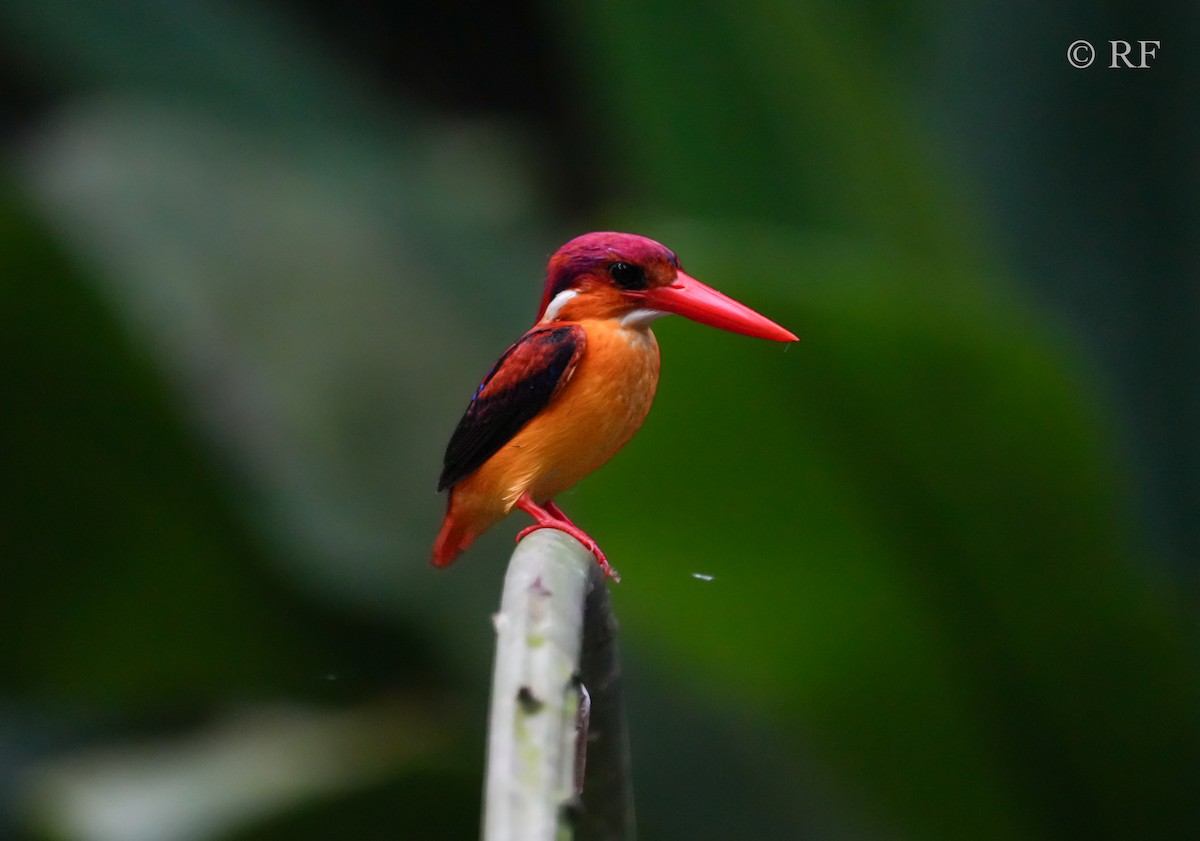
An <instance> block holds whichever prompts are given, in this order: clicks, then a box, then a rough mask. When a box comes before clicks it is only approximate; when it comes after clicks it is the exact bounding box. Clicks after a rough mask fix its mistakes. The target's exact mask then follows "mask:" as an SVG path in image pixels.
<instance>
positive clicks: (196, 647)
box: [0, 193, 429, 707]
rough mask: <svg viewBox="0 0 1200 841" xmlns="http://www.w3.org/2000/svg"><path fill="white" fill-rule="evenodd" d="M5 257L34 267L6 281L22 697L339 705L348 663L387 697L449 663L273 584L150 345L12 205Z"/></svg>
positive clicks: (11, 510) (0, 665) (3, 529)
mask: <svg viewBox="0 0 1200 841" xmlns="http://www.w3.org/2000/svg"><path fill="white" fill-rule="evenodd" d="M0 250H2V251H3V252H4V253H5V254H6V256H7V260H8V261H9V262H8V264H9V265H10V266H11V267H17V269H18V270H16V271H10V272H5V273H4V274H3V276H2V277H0V319H2V320H3V325H2V327H0V341H3V344H4V347H3V348H2V349H0V358H2V359H3V360H4V381H3V384H2V388H0V390H2V392H3V393H4V394H5V395H6V397H5V401H4V427H5V433H6V434H5V436H4V443H3V445H2V446H0V475H3V476H4V477H5V482H4V486H3V487H4V491H5V504H4V506H3V508H2V510H3V514H0V518H2V519H0V541H2V542H3V550H2V552H0V554H3V556H4V557H6V558H9V559H12V561H13V562H12V563H11V564H10V565H9V569H8V574H7V577H6V583H5V588H4V591H5V592H4V609H3V610H0V636H3V638H4V639H7V640H10V641H20V644H19V645H18V644H9V645H5V646H0V670H2V671H3V672H4V674H5V675H6V681H7V683H8V687H9V690H10V691H19V692H21V693H22V694H29V693H33V694H38V695H49V696H52V697H59V698H64V699H65V698H73V699H75V700H76V701H82V700H85V699H86V700H87V701H88V702H89V703H93V704H95V703H99V704H107V703H118V704H124V705H130V704H132V705H135V706H139V707H153V706H154V705H156V704H158V703H161V702H163V701H166V700H171V701H172V702H174V703H180V702H185V703H186V704H188V705H197V706H198V705H203V704H204V703H205V700H206V699H211V698H214V697H225V696H227V695H228V693H230V692H231V691H233V690H234V689H235V687H236V689H237V691H240V692H249V693H251V694H260V693H270V692H272V691H275V690H276V689H277V688H278V687H280V686H283V685H287V686H292V687H299V686H307V687H308V688H309V689H313V690H319V691H320V692H322V693H324V692H327V691H328V690H325V689H323V688H322V684H323V681H324V675H325V674H326V673H327V672H329V671H331V670H334V671H338V672H340V673H341V674H343V675H344V676H345V677H346V679H347V680H349V681H350V682H351V683H353V684H355V685H359V683H358V682H359V681H360V680H364V678H365V680H364V682H365V683H367V684H376V685H378V684H379V683H384V682H393V681H395V680H397V679H399V678H400V677H401V676H402V675H408V676H409V677H410V678H411V676H412V675H413V674H414V673H420V672H421V671H423V670H425V669H427V668H428V667H429V663H428V661H427V660H423V658H422V656H421V655H420V651H421V649H420V647H419V646H417V645H414V644H413V642H412V640H411V639H408V640H405V637H404V636H403V635H401V636H399V637H395V636H393V635H395V634H396V630H397V629H395V628H391V629H388V630H387V631H386V632H385V633H383V634H379V633H378V630H381V629H378V628H375V627H372V626H371V625H370V624H369V623H365V622H361V621H358V620H355V621H350V620H347V619H344V618H337V617H334V616H331V615H329V614H327V613H322V612H321V611H314V609H313V607H312V606H311V605H304V604H303V603H302V602H301V601H300V600H299V599H298V598H297V597H296V596H295V594H293V593H290V592H288V591H286V590H285V589H284V588H283V587H282V586H281V584H280V582H279V581H278V580H276V579H275V578H274V577H273V576H271V575H269V574H265V569H266V566H267V564H268V563H269V561H268V558H269V557H270V555H269V552H268V550H266V549H265V547H264V546H263V544H262V543H261V542H260V541H259V540H258V539H257V538H255V537H254V536H252V535H251V534H250V533H249V532H248V530H247V529H246V526H245V522H244V521H243V520H242V519H241V518H240V517H238V516H237V515H236V514H235V513H234V511H233V510H232V508H231V496H230V493H229V486H228V484H227V483H228V482H229V478H230V477H229V476H227V475H222V474H221V473H220V472H218V471H217V470H216V469H215V468H214V465H213V462H212V461H211V460H210V458H209V455H208V454H207V453H206V452H205V451H203V450H202V449H201V448H198V447H197V445H196V438H195V434H194V430H192V429H190V428H189V427H188V425H187V423H186V422H185V421H184V420H183V419H182V418H181V417H180V414H179V412H178V409H177V406H176V404H175V403H174V401H173V399H172V397H171V395H170V394H169V393H168V391H167V390H166V389H165V388H164V384H163V381H162V378H161V375H160V373H159V372H158V371H157V370H156V367H155V365H154V363H153V362H152V361H151V360H150V359H149V358H148V356H147V353H146V349H145V348H144V347H143V346H140V345H139V344H138V343H137V342H135V341H134V340H133V339H131V337H130V336H129V335H128V333H126V332H125V331H124V330H123V329H122V328H121V327H119V326H118V325H117V324H116V323H115V321H114V320H113V318H112V316H111V315H110V314H109V313H108V312H107V311H106V309H105V308H104V306H103V305H102V304H101V303H100V302H99V301H98V300H97V299H96V297H95V295H94V294H93V293H92V292H91V290H90V289H89V288H88V286H87V285H86V283H85V281H84V280H83V279H82V278H81V277H80V274H79V272H78V270H77V269H76V268H75V267H74V266H72V265H71V264H70V263H68V262H67V261H66V260H65V259H64V258H63V257H62V255H61V254H60V253H59V249H58V248H57V247H56V246H55V245H53V244H52V243H51V241H50V240H49V239H48V238H47V235H46V233H45V231H44V230H43V229H42V228H40V227H39V226H38V225H37V224H35V223H33V222H32V221H31V220H30V218H29V217H28V215H27V214H26V213H24V211H23V210H22V208H21V206H20V205H19V204H18V203H17V202H15V201H14V200H13V197H12V194H11V193H8V194H7V195H5V196H4V197H3V201H2V203H0ZM363 639H371V640H372V644H371V645H370V646H367V647H364V646H363V645H362V640H363ZM381 646H382V647H381ZM387 651H390V654H388V653H386V652H387ZM351 652H355V653H354V654H351ZM348 655H349V656H348ZM384 663H386V666H384V670H383V671H378V667H380V666H382V665H383V664H384Z"/></svg>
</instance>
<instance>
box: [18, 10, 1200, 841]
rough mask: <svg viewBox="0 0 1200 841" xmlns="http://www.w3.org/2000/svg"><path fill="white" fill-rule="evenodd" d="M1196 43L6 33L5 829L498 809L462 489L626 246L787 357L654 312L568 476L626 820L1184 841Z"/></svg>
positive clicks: (732, 830) (911, 34) (1199, 665)
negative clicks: (444, 486) (618, 704)
mask: <svg viewBox="0 0 1200 841" xmlns="http://www.w3.org/2000/svg"><path fill="white" fill-rule="evenodd" d="M1198 18H1200V14H1198V12H1197V10H1196V8H1195V7H1194V5H1192V4H1185V3H1182V2H1180V3H1171V2H1150V3H1146V4H1141V5H1140V6H1139V7H1138V9H1137V11H1136V12H1134V11H1132V10H1122V9H1121V8H1120V7H1119V6H1118V5H1115V4H1107V3H1099V2H1080V3H1070V4H1061V6H1060V7H1052V6H1051V4H1037V3H1032V2H1024V3H1009V4H962V5H961V6H960V5H955V4H949V3H932V4H931V3H926V4H918V3H904V2H887V1H885V0H874V1H873V2H870V0H857V2H850V3H834V2H832V0H816V2H803V3H801V2H796V3H780V2H762V1H759V0H750V1H749V2H745V3H741V4H736V5H735V4H719V3H710V2H703V3H699V4H697V3H689V2H682V0H675V2H671V1H670V0H668V1H667V2H655V3H632V2H627V1H626V2H613V3H602V2H598V0H580V2H572V3H561V4H560V3H550V2H544V3H537V2H518V3H515V4H487V3H482V2H476V3H466V4H451V5H445V4H435V3H428V2H426V3H412V4H389V3H385V2H382V0H365V1H364V2H361V3H352V4H339V3H333V2H329V1H328V0H293V1H292V2H286V0H275V2H255V3H234V2H179V3H163V2H159V0H129V2H125V3H107V2H102V0H75V2H71V3H67V2H61V0H55V1H54V2H35V0H5V2H3V3H0V138H2V146H0V152H2V158H0V167H2V169H0V360H2V363H0V366H2V367H0V370H2V371H3V380H2V391H0V401H2V402H0V421H2V424H3V425H2V427H0V429H2V431H3V435H2V437H0V477H2V480H0V481H2V482H3V484H2V486H0V487H2V488H3V498H2V499H0V558H2V560H3V567H2V571H3V580H2V583H0V836H2V837H6V838H9V837H11V838H17V839H34V838H37V839H45V838H54V839H78V841H206V840H207V839H247V841H248V840H249V839H263V841H265V840H266V839H328V838H342V837H345V838H356V839H376V838H378V839H384V838H387V839H396V838H403V839H409V838H413V839H421V838H468V837H472V836H473V835H475V834H476V832H477V825H478V813H479V798H480V789H481V765H482V760H483V735H484V734H483V723H484V719H485V711H486V704H487V697H486V693H487V685H488V679H489V676H488V668H489V662H490V657H491V644H492V633H491V627H490V614H491V612H492V611H493V610H494V609H495V606H496V605H497V603H498V599H499V588H500V583H501V577H502V574H503V570H504V564H505V560H506V557H507V554H508V552H509V551H510V548H511V540H512V536H513V534H514V533H515V531H516V529H517V527H518V524H517V523H516V520H517V519H519V518H514V521H513V522H511V523H506V524H505V525H504V526H502V527H500V528H497V529H496V530H495V532H496V533H494V534H489V535H488V536H487V537H486V538H485V539H483V540H481V541H480V542H479V543H478V544H477V545H476V546H475V547H474V548H473V549H472V550H471V552H470V553H469V554H468V555H467V556H466V557H465V558H464V559H463V560H462V561H461V562H460V563H459V564H458V565H456V566H455V567H452V568H451V569H449V570H447V571H443V572H437V571H434V570H432V569H431V568H430V567H429V566H428V565H427V562H426V559H427V557H428V552H429V547H430V544H431V541H432V538H433V535H434V533H435V530H436V527H437V523H438V521H439V517H440V514H441V510H442V505H443V500H442V498H441V497H439V496H438V495H436V494H435V493H434V492H433V487H434V484H435V481H436V476H437V473H438V469H439V465H440V458H441V454H442V448H443V447H444V445H445V441H446V439H447V437H448V435H449V433H450V431H451V429H452V428H453V426H454V424H455V422H456V421H457V419H458V416H459V413H460V412H461V411H462V409H463V408H464V406H465V403H466V400H467V398H468V397H469V395H470V393H471V390H472V389H473V387H474V386H475V384H476V383H477V382H478V380H479V378H480V376H481V375H482V374H483V373H484V372H485V371H486V370H487V368H488V366H489V365H490V364H491V362H492V360H493V359H494V358H495V356H496V355H497V354H498V353H499V352H500V350H502V349H503V348H504V347H505V346H506V344H507V343H508V342H510V341H511V340H513V339H514V338H515V337H516V336H518V335H519V334H520V333H521V332H522V331H523V330H524V329H525V328H526V327H527V326H528V324H529V322H530V320H531V318H532V316H533V314H534V312H535V309H536V306H537V303H538V300H539V296H540V287H541V280H542V270H543V265H544V261H545V259H546V257H547V256H548V255H549V253H550V252H552V251H553V250H554V248H556V247H557V246H558V245H559V244H560V243H561V242H563V241H565V240H566V239H568V238H569V237H571V236H574V235H576V234H578V233H582V232H584V231H587V230H594V229H618V230H632V231H636V232H639V233H643V234H646V235H649V236H652V237H654V238H656V239H659V240H661V241H663V242H665V243H667V244H668V245H669V246H670V247H672V248H673V249H675V250H676V251H677V252H678V253H679V254H680V255H681V257H682V259H683V262H684V265H685V266H686V267H687V269H688V270H689V272H691V273H692V274H694V275H696V276H697V277H699V278H701V279H702V280H704V281H706V282H708V283H711V284H712V285H714V286H716V287H718V288H720V289H722V290H724V291H726V292H728V293H730V294H732V295H734V296H735V297H737V298H739V299H741V300H744V301H745V302H747V303H748V304H750V305H751V306H753V307H755V308H756V309H759V310H761V311H762V312H764V313H767V314H769V315H770V316H771V317H773V318H775V319H776V320H778V321H780V322H781V323H783V324H785V325H787V326H788V327H790V328H791V329H793V330H794V331H796V332H797V333H799V334H800V336H801V337H802V341H801V343H800V344H798V345H795V346H791V347H789V348H786V349H785V348H782V347H781V346H778V345H771V344H768V343H765V342H754V341H750V340H747V339H743V338H740V337H735V336H731V335H728V334H723V333H719V332H717V331H713V330H707V329H704V328H701V327H699V326H697V325H694V324H690V323H687V322H684V321H682V320H679V319H673V320H668V321H664V322H659V324H660V325H661V326H658V325H656V330H657V333H658V336H659V340H660V343H661V345H662V348H663V356H664V360H663V377H662V382H661V385H660V390H659V397H658V401H657V405H656V407H655V410H654V411H653V412H652V413H651V416H650V419H649V421H648V422H647V424H646V426H645V428H644V429H643V431H642V432H641V434H640V435H639V436H638V437H637V438H636V439H635V440H634V441H633V443H632V444H630V446H629V447H627V448H626V450H625V451H624V452H622V453H621V455H620V456H619V457H618V458H616V459H615V460H614V461H613V462H612V463H611V464H610V465H609V466H607V467H606V468H605V469H604V470H602V471H600V472H599V473H598V474H596V475H595V476H593V477H591V478H590V479H589V480H587V481H586V482H585V483H584V484H583V485H582V486H581V487H579V488H578V489H577V490H576V491H573V492H572V493H570V494H569V495H568V496H567V497H565V498H563V499H561V500H560V502H562V504H563V505H564V506H565V507H566V508H567V509H568V510H569V511H570V512H571V513H572V514H573V516H575V517H576V518H577V519H578V521H580V522H581V523H582V524H584V525H585V527H587V528H588V529H589V530H590V531H591V532H592V533H593V534H595V535H597V536H598V538H599V539H600V542H601V543H602V545H604V546H605V548H606V549H607V551H608V553H609V556H610V557H611V558H612V559H613V562H614V564H615V565H616V566H617V567H618V568H619V569H620V570H621V571H622V573H623V575H624V578H625V582H624V583H623V584H621V585H620V586H618V587H614V588H613V597H614V600H615V606H616V610H617V614H618V616H619V618H620V620H621V627H622V645H623V651H624V659H625V671H626V692H627V702H628V708H629V715H630V719H631V721H630V726H631V740H632V751H633V765H634V775H635V779H634V783H635V789H636V799H637V808H638V820H639V826H640V832H641V835H642V837H643V838H655V839H658V838H662V839H671V838H679V839H683V838H687V839H727V838H755V839H793V838H820V839H959V838H971V839H978V838H984V839H1051V838H1084V839H1096V838H1120V839H1131V838H1137V839H1148V838H1184V837H1198V836H1200V658H1198V656H1197V645H1198V635H1197V623H1196V616H1197V612H1196V607H1197V604H1196V595H1197V584H1198V583H1200V577H1198V572H1200V566H1198V561H1200V343H1198V342H1197V338H1196V337H1197V335H1200V276H1198V271H1197V269H1198V267H1200V205H1198V204H1197V201H1196V198H1197V195H1198V189H1200V166H1198V163H1197V162H1198V161H1200V158H1197V154H1196V150H1197V149H1198V148H1200V58H1198V57H1200V26H1198V25H1197V24H1198ZM1080 38H1084V39H1089V40H1091V41H1092V42H1093V43H1094V44H1097V45H1098V46H1099V47H1100V50H1101V53H1102V55H1101V56H1100V57H1099V59H1098V60H1097V62H1096V64H1095V65H1093V66H1092V67H1091V68H1089V69H1086V70H1076V69H1073V68H1072V67H1071V66H1069V65H1068V63H1067V61H1066V55H1065V51H1066V47H1067V45H1068V44H1070V43H1071V42H1072V41H1074V40H1076V39H1080ZM1108 39H1125V40H1132V41H1135V42H1136V40H1137V39H1153V40H1159V41H1160V42H1161V45H1160V47H1159V49H1158V55H1157V57H1156V58H1155V59H1153V60H1152V63H1151V66H1150V67H1149V68H1148V69H1144V70H1127V69H1116V70H1113V69H1108V68H1107V67H1106V66H1105V65H1106V64H1107V63H1108V61H1107V55H1106V53H1105V51H1106V50H1107V49H1108V46H1107V40H1108ZM1134 49H1135V50H1136V43H1135V46H1134ZM1135 54H1136V53H1135ZM696 573H700V574H702V576H711V577H712V580H704V578H703V577H700V578H698V577H696V576H695V575H694V574H696Z"/></svg>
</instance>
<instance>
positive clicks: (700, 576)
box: [692, 572, 713, 581]
mask: <svg viewBox="0 0 1200 841" xmlns="http://www.w3.org/2000/svg"><path fill="white" fill-rule="evenodd" d="M692 578H694V579H696V580H697V581H712V580H713V577H712V576H711V575H707V574H705V573H703V572H693V573H692Z"/></svg>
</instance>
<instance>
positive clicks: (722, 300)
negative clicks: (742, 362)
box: [643, 272, 799, 342]
mask: <svg viewBox="0 0 1200 841" xmlns="http://www.w3.org/2000/svg"><path fill="white" fill-rule="evenodd" d="M643 300H644V301H645V302H646V306H647V307H649V308H651V309H655V310H658V311H660V312H669V313H674V314H675V315H682V316H683V317H684V318H690V319H691V320H692V321H698V322H700V323H701V324H707V325H708V326H710V327H718V328H720V329H722V330H728V331H730V332H731V333H741V334H742V335H743V336H754V337H755V338H756V339H772V340H774V341H776V342H795V341H799V339H798V338H797V337H796V336H795V334H793V333H792V332H791V331H790V330H785V329H784V328H782V327H780V326H779V325H778V324H776V323H775V322H774V321H772V320H771V319H769V318H767V317H766V316H765V315H759V314H758V313H756V312H755V311H754V310H752V309H750V308H749V307H748V306H746V305H745V304H739V303H738V302H737V301H735V300H733V298H730V297H729V296H728V295H722V294H721V293H720V292H718V291H717V290H715V289H713V288H712V287H711V286H706V285H705V284H703V283H701V282H700V281H698V280H696V278H694V277H689V276H688V275H686V274H684V273H683V272H679V274H678V275H677V276H676V277H675V281H674V282H673V283H671V284H670V285H668V286H659V287H657V288H655V289H648V290H646V292H645V293H644V297H643Z"/></svg>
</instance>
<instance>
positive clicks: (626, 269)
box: [608, 262, 649, 289]
mask: <svg viewBox="0 0 1200 841" xmlns="http://www.w3.org/2000/svg"><path fill="white" fill-rule="evenodd" d="M608 273H609V275H610V276H611V277H612V279H613V282H614V283H616V284H617V286H620V287H621V288H622V289H645V288H646V287H647V286H648V285H649V283H648V282H647V281H646V273H645V272H644V271H642V267H641V266H635V265H633V264H632V263H622V262H618V263H612V264H610V265H609V267H608Z"/></svg>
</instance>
